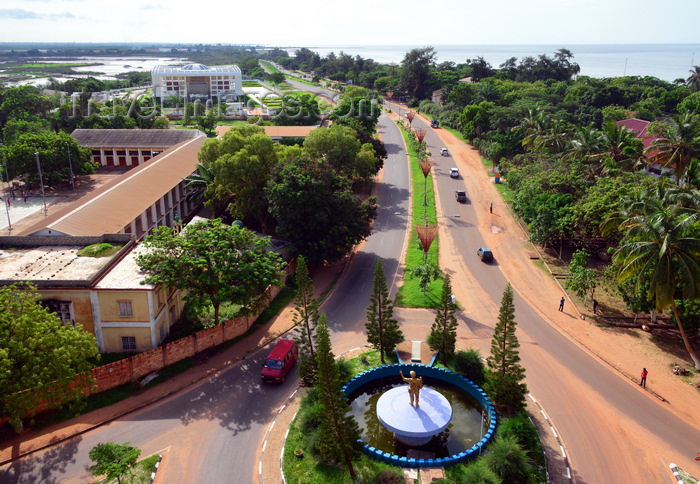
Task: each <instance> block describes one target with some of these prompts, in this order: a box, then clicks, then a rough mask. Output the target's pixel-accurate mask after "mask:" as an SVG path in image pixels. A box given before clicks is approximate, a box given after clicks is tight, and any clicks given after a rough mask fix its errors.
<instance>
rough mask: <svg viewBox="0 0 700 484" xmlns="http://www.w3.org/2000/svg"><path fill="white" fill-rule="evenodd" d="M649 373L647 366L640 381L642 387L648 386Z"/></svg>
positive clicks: (643, 369)
mask: <svg viewBox="0 0 700 484" xmlns="http://www.w3.org/2000/svg"><path fill="white" fill-rule="evenodd" d="M648 374H649V372H648V371H647V369H646V368H642V379H641V381H640V382H639V386H640V387H642V388H646V387H647V375H648Z"/></svg>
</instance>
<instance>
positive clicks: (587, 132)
mask: <svg viewBox="0 0 700 484" xmlns="http://www.w3.org/2000/svg"><path fill="white" fill-rule="evenodd" d="M604 152H605V148H604V146H603V138H602V135H601V133H600V131H598V130H597V129H595V128H594V127H593V124H592V123H591V124H589V125H588V126H576V128H575V129H574V132H573V134H572V138H571V139H570V140H569V145H568V147H567V148H566V149H565V150H564V152H563V155H562V157H561V159H562V161H567V162H568V161H573V160H576V159H583V160H586V161H587V162H589V163H590V162H591V161H596V160H598V159H599V158H600V156H601V153H604ZM591 168H593V167H591ZM592 171H593V172H594V173H595V170H593V169H592Z"/></svg>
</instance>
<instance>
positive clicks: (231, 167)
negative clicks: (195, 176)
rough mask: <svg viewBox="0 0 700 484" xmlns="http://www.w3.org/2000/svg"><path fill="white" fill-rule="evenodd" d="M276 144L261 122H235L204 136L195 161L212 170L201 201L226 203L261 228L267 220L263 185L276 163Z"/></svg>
mask: <svg viewBox="0 0 700 484" xmlns="http://www.w3.org/2000/svg"><path fill="white" fill-rule="evenodd" d="M278 148H280V149H281V147H279V146H277V145H276V144H275V143H274V142H273V141H272V139H271V138H270V137H269V136H267V135H266V134H265V130H264V129H263V128H262V127H261V126H253V125H238V126H234V127H233V128H231V129H230V130H229V131H227V132H226V133H225V134H224V135H223V136H222V137H220V138H215V139H210V140H207V141H206V142H205V143H204V145H203V146H202V149H201V150H200V152H199V155H198V157H199V162H200V163H201V164H202V165H204V166H205V167H206V168H207V169H208V170H210V172H211V173H212V174H213V178H214V179H213V183H212V184H211V186H210V187H209V188H208V189H207V190H206V191H205V193H204V196H205V202H204V205H205V206H206V207H208V208H211V209H212V210H214V209H218V208H219V207H221V206H228V210H229V212H230V213H231V216H232V217H234V218H238V219H241V220H243V221H244V222H246V225H247V226H253V225H254V226H257V227H260V228H262V229H264V228H265V227H266V225H267V224H268V223H269V220H268V218H269V213H268V202H267V200H266V197H265V192H264V188H265V185H266V184H267V183H268V181H269V180H270V177H271V176H272V173H273V170H274V168H275V167H276V166H277V164H278V159H277V150H278Z"/></svg>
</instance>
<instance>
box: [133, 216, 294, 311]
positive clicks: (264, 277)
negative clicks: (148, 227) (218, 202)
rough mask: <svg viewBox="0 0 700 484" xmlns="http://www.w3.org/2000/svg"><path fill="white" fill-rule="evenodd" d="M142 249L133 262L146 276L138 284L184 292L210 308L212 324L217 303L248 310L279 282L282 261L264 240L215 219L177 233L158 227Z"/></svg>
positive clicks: (217, 307)
mask: <svg viewBox="0 0 700 484" xmlns="http://www.w3.org/2000/svg"><path fill="white" fill-rule="evenodd" d="M143 246H144V248H145V250H143V252H141V253H140V254H139V255H138V256H137V258H136V262H137V263H138V265H139V267H140V268H141V270H142V271H144V272H145V273H146V277H145V278H144V280H143V281H142V283H143V284H163V285H164V286H166V287H172V288H176V289H179V290H184V291H187V296H186V297H187V299H188V300H190V301H198V302H206V303H209V304H211V305H212V306H213V307H214V320H215V323H216V324H218V323H219V307H220V305H221V303H223V302H230V303H234V304H240V305H241V306H242V307H243V310H244V311H248V312H252V311H254V310H255V309H257V308H259V307H260V305H261V303H262V301H260V296H261V294H262V293H263V291H265V289H267V288H268V286H272V285H279V284H281V268H282V259H281V257H280V256H279V254H277V253H275V252H272V251H270V250H269V238H268V237H258V236H257V235H255V233H253V232H251V231H250V230H248V229H245V228H239V227H237V226H229V225H225V224H224V223H222V222H221V220H220V219H212V220H207V221H200V222H195V223H193V224H190V225H187V226H186V227H185V228H184V229H183V231H182V233H177V231H176V230H175V229H172V228H170V227H158V228H157V229H156V230H155V231H154V233H153V234H152V235H149V236H148V237H147V238H146V240H145V241H144V243H143Z"/></svg>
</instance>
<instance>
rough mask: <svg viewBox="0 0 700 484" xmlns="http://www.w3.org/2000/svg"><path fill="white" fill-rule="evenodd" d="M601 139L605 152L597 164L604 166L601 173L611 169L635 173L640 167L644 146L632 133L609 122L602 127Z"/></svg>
mask: <svg viewBox="0 0 700 484" xmlns="http://www.w3.org/2000/svg"><path fill="white" fill-rule="evenodd" d="M601 138H602V143H603V145H604V146H605V152H603V153H601V156H600V157H599V162H600V163H601V164H603V165H604V167H603V169H602V171H608V170H610V169H611V168H618V169H621V170H624V171H636V170H638V169H640V168H641V167H642V165H643V160H645V158H644V153H643V150H644V145H643V144H642V141H641V140H640V139H639V138H637V137H636V136H635V135H634V133H633V132H632V131H630V130H629V129H627V128H625V127H624V126H618V125H617V123H615V122H614V121H611V122H609V123H606V124H605V126H603V131H602V133H601Z"/></svg>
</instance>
